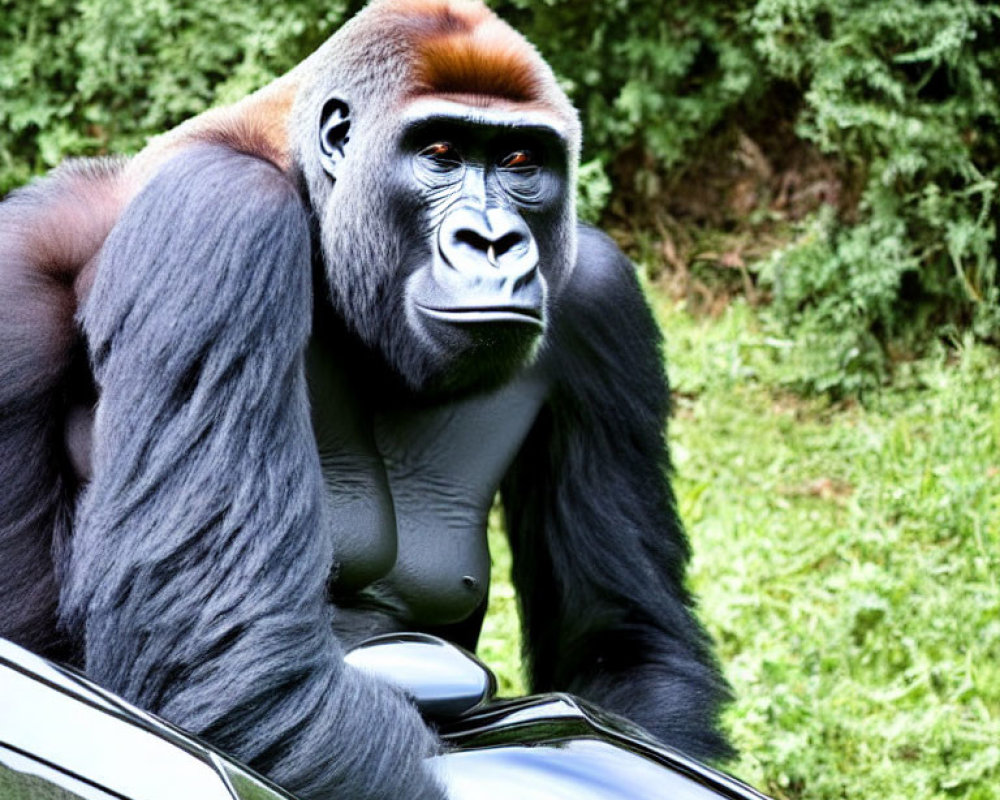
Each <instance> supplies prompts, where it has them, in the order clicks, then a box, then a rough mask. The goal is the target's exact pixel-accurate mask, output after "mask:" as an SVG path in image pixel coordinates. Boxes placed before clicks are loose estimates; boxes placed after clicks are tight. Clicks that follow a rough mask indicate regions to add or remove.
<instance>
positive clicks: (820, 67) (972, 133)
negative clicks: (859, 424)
mask: <svg viewBox="0 0 1000 800" xmlns="http://www.w3.org/2000/svg"><path fill="white" fill-rule="evenodd" d="M747 19H748V21H749V23H750V25H751V28H752V29H753V31H754V34H755V36H754V41H755V47H756V50H757V52H758V54H759V55H760V57H761V59H762V61H763V62H764V64H765V67H766V69H767V70H768V72H769V74H770V75H772V76H774V77H776V78H778V79H781V80H785V81H788V82H791V83H793V84H794V85H796V86H798V87H799V88H800V90H801V92H802V96H803V99H804V103H803V106H802V109H801V111H800V113H799V115H798V118H797V121H796V122H797V129H798V132H799V134H800V135H801V136H802V137H804V138H806V139H808V140H810V141H812V142H814V143H815V144H816V145H817V146H818V147H819V148H820V149H821V150H822V151H823V152H824V153H827V154H829V155H831V156H833V157H835V158H836V159H837V160H838V161H839V162H840V163H842V164H843V165H844V167H845V169H851V170H854V171H855V173H856V176H857V179H858V181H859V184H860V186H861V187H862V188H861V195H860V202H859V203H858V205H857V206H856V208H853V209H848V214H849V216H848V217H847V218H841V219H839V220H838V219H834V218H833V217H832V216H831V215H830V214H829V213H822V214H820V215H819V216H818V217H817V218H816V219H813V220H811V221H810V222H809V223H808V224H807V225H806V226H805V228H804V233H803V235H802V236H801V237H800V238H798V239H797V240H796V241H795V242H793V243H792V245H791V246H790V247H788V248H786V249H785V250H783V251H781V252H778V253H776V254H774V256H773V257H772V258H771V260H770V263H769V264H768V269H767V270H766V271H765V276H766V277H767V278H768V279H769V280H770V281H771V282H772V285H773V286H774V288H775V290H776V298H777V303H776V306H775V309H774V310H775V312H776V314H777V317H778V319H779V320H780V321H781V322H782V323H783V324H785V325H786V326H791V327H803V326H804V327H805V328H807V329H808V330H809V332H810V338H811V339H813V340H814V341H813V347H812V348H811V349H812V351H813V353H814V354H815V355H816V358H815V359H814V368H809V369H807V370H806V371H805V373H804V374H803V378H804V379H805V381H806V383H807V384H810V385H812V386H813V387H814V388H820V389H830V388H833V389H838V388H839V389H845V388H846V389H849V390H853V389H855V388H857V384H858V382H859V381H860V383H862V384H869V385H870V384H871V383H872V382H873V381H874V380H875V379H876V378H877V377H878V375H879V372H880V371H882V370H884V368H885V367H886V366H887V365H889V364H890V363H891V360H890V359H887V358H886V356H887V355H889V356H892V355H897V356H898V355H908V354H910V353H915V352H919V351H921V350H922V349H923V348H924V347H925V346H926V344H927V343H928V342H929V340H930V339H932V338H933V337H935V336H940V335H949V334H951V335H953V333H954V331H955V330H956V329H957V328H967V327H971V328H972V329H973V330H974V331H975V332H976V333H977V334H978V335H979V336H980V337H981V338H984V339H989V340H992V341H994V342H997V341H1000V289H998V280H997V278H998V276H997V215H996V206H995V198H996V191H997V183H998V179H1000V96H998V85H997V76H998V75H1000V8H998V7H997V6H996V5H995V4H989V3H977V2H972V1H971V0H965V1H964V2H953V0H947V2H941V1H937V2H924V1H923V0H920V1H919V2H918V1H916V0H891V2H883V3H865V2H845V0H839V1H834V0H760V2H758V3H757V4H756V6H755V7H754V8H753V9H752V11H751V12H750V13H749V14H748V16H747ZM852 361H853V362H854V363H855V364H862V365H864V366H863V368H862V369H861V372H860V374H857V373H853V372H852V370H851V369H850V368H849V367H848V364H849V363H850V362H852ZM820 362H825V363H823V364H821V363H820Z"/></svg>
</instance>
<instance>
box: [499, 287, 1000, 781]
mask: <svg viewBox="0 0 1000 800" xmlns="http://www.w3.org/2000/svg"><path fill="white" fill-rule="evenodd" d="M650 299H651V301H652V303H653V305H654V308H655V310H656V313H657V315H658V317H659V319H660V321H661V324H662V326H663V330H664V333H665V336H666V356H667V361H668V364H669V369H670V376H671V380H672V383H673V386H674V391H675V409H674V418H673V420H672V421H671V426H670V442H671V447H672V452H673V458H674V463H675V468H676V476H675V479H674V485H675V488H676V491H677V496H678V502H679V505H680V511H681V515H682V517H683V518H684V520H685V523H686V525H687V528H688V532H689V535H690V537H691V539H692V542H693V546H694V550H695V558H694V562H693V564H692V571H691V579H690V580H691V587H692V589H693V590H694V591H695V593H696V594H697V595H698V597H699V598H700V603H701V615H702V618H703V619H704V621H705V623H706V625H707V626H708V628H709V630H710V631H711V633H712V635H713V637H714V638H715V640H716V642H717V643H718V652H719V657H720V659H721V661H722V664H723V666H724V669H725V672H726V674H727V675H728V677H729V680H730V681H731V683H732V684H733V688H734V690H735V694H736V697H737V700H736V702H735V704H734V705H733V707H732V708H731V709H730V711H729V713H728V714H727V717H726V721H727V724H728V726H729V728H730V730H731V731H732V735H733V739H734V741H735V742H736V744H737V746H738V747H739V748H740V750H741V752H742V757H741V759H740V760H739V761H737V762H735V763H732V764H729V765H727V766H728V769H729V771H731V772H733V773H735V774H737V775H739V776H740V777H743V778H744V779H746V780H748V781H749V782H751V783H753V784H755V785H757V786H759V787H760V788H762V789H763V790H765V791H766V792H768V793H770V794H772V795H774V796H775V797H778V798H810V799H811V800H833V799H834V798H838V800H839V799H842V798H880V800H890V799H891V798H900V800H902V799H903V798H905V799H906V800H922V799H923V798H966V799H968V800H986V798H998V797H1000V401H998V399H997V397H998V394H1000V357H998V354H997V353H996V352H995V351H991V350H989V349H987V348H984V347H982V346H978V345H973V344H971V343H968V342H966V343H953V346H951V347H948V348H945V347H942V348H941V351H940V353H938V354H936V355H935V356H934V357H931V358H927V359H925V360H922V361H916V362H911V363H908V364H901V365H898V367H897V375H896V378H895V382H894V384H893V385H892V386H891V387H886V388H885V389H883V390H882V391H881V392H880V393H878V394H873V395H869V396H867V397H865V398H863V400H862V401H858V400H854V401H848V402H843V401H842V402H838V403H833V402H830V401H828V400H825V399H823V398H803V397H801V396H798V395H796V394H794V393H792V392H791V391H790V390H789V389H788V388H787V386H788V380H789V375H791V374H792V373H794V371H795V370H794V366H795V362H796V359H798V358H800V357H803V354H802V353H801V352H800V351H799V349H798V345H797V344H796V343H795V342H790V341H785V340H783V339H781V338H779V337H775V336H774V335H773V333H769V332H768V330H767V328H766V326H765V325H764V324H763V323H762V322H761V321H760V319H759V318H758V316H757V314H756V313H755V312H754V311H752V310H750V309H748V308H746V307H745V306H744V305H742V304H741V303H739V302H736V303H734V304H732V305H730V306H729V308H728V309H727V310H726V311H725V313H724V314H723V315H722V316H721V317H719V318H717V319H693V318H692V317H690V316H689V315H688V314H687V313H686V312H685V311H684V309H683V307H682V305H680V304H678V303H676V302H674V301H672V300H670V299H668V298H667V297H666V296H665V295H663V294H662V293H659V292H657V291H656V290H655V289H653V290H650ZM494 527H495V530H494V531H493V532H492V534H491V535H492V536H493V538H494V561H495V564H494V568H495V575H494V585H493V591H492V598H491V603H492V607H491V612H490V615H489V617H488V620H487V625H486V627H485V629H484V634H483V639H482V643H481V648H480V654H481V655H482V656H483V657H484V658H485V660H486V661H487V662H488V663H490V664H491V665H492V666H493V667H494V668H496V669H497V671H498V673H499V675H500V680H501V689H502V691H504V692H505V693H514V692H519V691H521V690H522V688H523V682H522V678H521V675H520V671H519V662H518V655H517V654H518V646H519V645H518V628H517V620H516V601H515V599H514V594H513V591H512V589H511V587H510V584H509V582H508V579H507V572H508V570H509V554H508V553H507V552H506V550H505V549H504V548H503V547H502V536H501V535H500V534H499V533H498V531H497V530H496V528H498V527H499V520H498V525H497V526H494Z"/></svg>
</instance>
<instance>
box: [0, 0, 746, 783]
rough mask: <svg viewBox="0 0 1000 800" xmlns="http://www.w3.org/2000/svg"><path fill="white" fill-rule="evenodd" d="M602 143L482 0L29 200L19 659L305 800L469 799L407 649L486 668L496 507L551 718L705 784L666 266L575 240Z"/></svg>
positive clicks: (375, 27)
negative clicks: (665, 355) (33, 660)
mask: <svg viewBox="0 0 1000 800" xmlns="http://www.w3.org/2000/svg"><path fill="white" fill-rule="evenodd" d="M579 150H580V130H579V122H578V118H577V115H576V113H575V111H574V110H573V108H572V107H571V105H570V103H569V101H568V100H567V98H566V96H565V95H564V93H563V92H562V91H561V90H560V89H559V87H558V84H557V82H556V80H555V78H554V76H553V74H552V72H551V70H550V69H549V67H548V66H547V65H546V64H545V63H544V61H543V60H542V59H541V57H540V56H539V55H538V53H537V52H536V51H535V50H534V49H533V48H532V47H531V45H529V44H528V43H527V42H526V41H525V40H524V39H523V38H522V37H520V36H519V35H518V34H517V33H515V32H514V31H512V30H511V29H510V28H509V27H507V26H506V25H505V24H504V23H502V22H501V21H500V20H499V19H497V18H496V17H495V16H494V15H493V14H492V12H490V11H489V10H488V9H487V8H485V7H484V6H483V5H481V4H480V3H479V2H477V1H470V0H375V2H372V3H371V4H370V5H369V6H368V7H367V8H366V9H364V10H363V11H362V12H361V13H360V14H359V15H357V16H356V17H355V18H354V19H353V20H351V21H350V22H349V23H348V24H347V25H345V26H344V27H343V28H342V29H341V30H340V31H339V32H337V33H336V34H335V35H334V36H333V37H332V38H331V39H330V40H329V41H328V42H327V43H326V44H325V45H323V46H322V47H321V48H320V49H319V50H318V51H317V52H316V53H314V54H313V55H312V56H310V57H309V58H308V59H306V60H305V61H304V62H303V63H301V64H300V65H299V66H298V67H296V68H295V69H294V70H292V71H291V72H290V73H288V74H286V75H285V76H283V77H281V78H279V79H278V80H276V81H275V82H273V83H272V84H270V85H268V86H266V87H264V88H263V89H261V90H259V91H258V92H256V93H254V94H252V95H250V96H249V97H247V98H245V99H244V100H242V101H240V102H238V103H236V104H235V105H232V106H229V107H224V108H217V109H213V110H211V111H208V112H206V113H204V114H202V115H200V116H198V117H196V118H194V119H192V120H189V121H188V122H186V123H184V124H183V125H180V126H179V127H177V128H176V129H173V130H171V131H169V132H167V133H165V134H163V135H161V136H159V137H157V138H155V139H153V140H152V141H151V142H150V144H149V145H148V146H147V147H146V148H145V149H144V150H143V151H142V152H140V153H139V154H138V155H136V156H135V157H133V158H131V159H128V160H125V159H117V158H105V159H96V160H87V161H77V162H69V163H67V164H65V165H63V166H62V167H60V168H58V169H56V170H55V171H53V172H52V173H51V174H50V175H48V176H46V177H44V178H42V179H39V180H37V181H35V182H34V183H32V184H31V185H29V186H27V187H24V188H22V189H21V190H19V191H16V192H14V193H13V194H12V195H11V196H10V197H9V198H7V199H6V200H5V201H4V202H3V204H2V205H0V635H2V636H4V637H7V638H9V639H12V640H13V641H15V642H17V643H20V644H22V645H25V646H27V647H29V648H31V649H33V650H34V651H35V652H37V653H40V654H43V655H46V656H49V657H52V658H57V659H61V660H63V661H66V662H69V663H72V664H75V665H77V666H79V667H80V668H82V669H83V670H85V672H86V673H87V674H88V675H89V676H90V677H91V678H93V679H94V680H96V681H97V682H99V683H101V684H102V685H104V686H106V687H108V688H109V689H111V690H113V691H115V692H117V693H119V694H120V695H122V696H124V697H125V698H127V699H129V700H130V701H132V702H133V703H135V704H137V705H139V706H141V707H143V708H145V709H148V710H150V711H152V712H154V713H156V714H158V715H160V716H162V717H164V718H166V719H167V720H170V721H172V722H174V723H176V724H177V725H180V726H182V727H184V728H186V729H188V730H191V731H193V732H195V733H197V734H199V735H201V736H203V737H204V738H205V739H207V740H208V741H210V742H212V743H214V744H215V745H216V746H218V747H220V748H222V749H224V750H226V751H229V752H231V753H233V754H234V755H236V756H237V757H239V758H241V759H242V760H244V761H246V762H247V763H249V764H250V765H252V766H254V767H255V768H257V769H258V770H260V771H261V772H263V773H264V774H266V775H268V776H269V777H271V778H273V779H274V780H276V781H277V782H279V783H280V784H282V785H284V786H286V787H288V788H289V789H291V790H292V791H294V792H296V793H298V794H299V795H301V796H302V797H304V798H316V797H334V796H335V797H349V798H398V797H419V798H424V797H439V796H440V795H441V790H440V788H439V787H438V786H437V784H436V783H435V780H434V778H433V775H431V774H430V771H429V769H428V768H426V767H425V766H424V765H425V761H424V759H425V758H426V757H427V756H429V755H431V754H433V753H435V752H437V751H438V750H439V748H440V745H439V743H438V742H437V740H436V739H435V737H434V735H433V732H432V731H431V730H430V729H429V728H428V726H427V725H426V724H425V723H424V722H423V721H422V720H421V718H420V716H419V714H418V713H417V711H416V710H415V709H414V708H413V706H412V705H411V704H410V703H409V702H408V700H407V698H406V697H404V696H403V695H402V693H401V692H399V691H398V690H395V689H393V688H391V687H389V686H387V685H384V684H382V683H380V682H378V681H377V680H375V679H374V678H372V677H370V676H367V675H365V674H363V673H362V672H360V671H358V670H355V669H353V668H351V667H349V666H347V665H345V663H344V661H343V655H344V652H345V649H346V648H349V647H352V646H353V645H355V644H357V643H358V642H360V641H362V640H363V639H365V638H367V637H369V636H372V635H375V634H379V633H386V632H392V631H403V630H417V631H427V632H433V633H437V634H439V635H443V636H445V637H447V638H449V639H451V640H452V641H455V642H458V643H461V644H463V645H465V646H467V647H470V648H474V647H475V643H476V639H477V637H478V633H479V628H480V625H481V622H482V618H483V613H484V609H485V606H486V598H487V594H488V589H489V586H488V579H489V552H488V547H487V542H486V535H485V529H486V519H487V515H488V512H489V510H490V508H491V505H492V503H493V501H494V498H495V496H496V495H497V493H498V492H499V494H500V497H501V501H502V505H503V510H504V514H505V519H506V528H507V532H508V535H509V538H510V543H511V548H512V551H513V558H514V566H513V572H514V575H513V577H514V582H515V584H516V588H517V592H518V596H519V601H520V610H521V615H522V621H523V627H524V631H525V639H526V642H525V657H526V661H527V664H528V668H529V673H530V684H531V688H532V690H534V691H546V690H565V691H570V692H573V693H576V694H578V695H580V696H582V697H584V698H586V699H589V700H592V701H594V702H596V703H598V704H600V705H601V706H603V707H604V708H606V709H609V710H611V711H614V712H617V713H619V714H622V715H624V716H626V717H628V718H630V719H631V720H633V721H634V722H635V723H637V724H639V725H641V726H643V727H645V728H646V729H647V730H648V731H650V732H651V733H652V734H654V735H655V736H657V737H659V738H660V739H661V740H662V741H663V742H665V743H668V744H670V745H673V746H676V747H678V748H681V749H683V750H685V751H686V752H688V753H689V754H691V755H694V756H696V757H707V758H713V757H722V756H726V755H727V754H728V753H729V747H728V744H727V742H726V739H725V737H724V736H723V734H722V733H721V731H720V730H719V726H718V713H719V709H720V707H721V705H722V704H723V703H724V702H725V700H726V698H727V691H728V690H727V687H726V684H725V682H724V680H723V678H722V677H721V675H720V672H719V670H718V668H717V666H716V663H715V660H714V657H713V655H712V652H711V646H710V642H709V640H708V638H707V636H706V634H705V633H704V631H703V629H702V627H701V626H700V625H699V623H698V622H697V620H696V619H695V617H694V615H693V603H692V599H691V597H690V596H689V594H688V593H687V591H686V590H685V587H684V574H685V567H686V563H687V560H688V544H687V541H686V538H685V535H684V533H683V530H682V528H681V525H680V522H679V520H678V517H677V513H676V509H675V502H674V497H673V495H672V492H671V488H670V485H669V482H668V480H667V478H666V474H667V473H666V470H667V469H668V467H669V463H668V453H667V449H666V445H665V441H664V426H665V421H666V415H667V410H668V389H667V383H666V378H665V375H664V372H663V367H662V361H661V355H660V342H659V336H658V331H657V327H656V325H655V323H654V321H653V319H652V316H651V314H650V311H649V309H648V308H647V306H646V304H645V302H644V300H643V296H642V294H641V291H640V289H639V286H638V284H637V281H636V278H635V275H634V270H633V267H632V266H631V264H630V263H629V262H628V260H627V259H626V258H625V257H624V256H623V255H622V254H621V252H620V251H619V250H618V249H617V248H616V247H615V246H614V245H613V244H612V243H611V241H610V240H609V239H608V238H607V237H605V236H604V235H603V234H601V233H599V232H597V231H596V230H594V229H592V228H589V227H585V226H581V225H579V224H578V223H577V221H576V217H575V209H574V195H575V176H576V164H577V160H578V157H579Z"/></svg>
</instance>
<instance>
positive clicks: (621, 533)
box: [502, 228, 732, 758]
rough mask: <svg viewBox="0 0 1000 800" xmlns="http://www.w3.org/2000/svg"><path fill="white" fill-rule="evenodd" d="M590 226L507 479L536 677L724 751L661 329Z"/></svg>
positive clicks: (696, 745) (661, 733)
mask: <svg viewBox="0 0 1000 800" xmlns="http://www.w3.org/2000/svg"><path fill="white" fill-rule="evenodd" d="M580 234H581V236H580V257H579V259H578V261H577V266H576V270H575V272H574V273H573V278H572V281H571V283H570V285H569V286H568V287H567V290H566V291H565V292H564V293H563V295H562V296H561V297H560V303H559V304H558V305H557V307H556V308H555V313H554V318H555V326H554V330H553V331H551V333H550V337H551V338H549V339H548V341H547V343H546V348H545V351H544V353H543V354H542V359H543V365H544V368H545V369H546V370H548V371H549V372H550V373H551V375H552V377H553V389H552V393H551V397H550V400H549V403H548V404H547V406H546V408H545V409H544V411H543V412H542V414H541V415H540V417H539V419H538V421H537V422H536V423H535V427H534V429H533V430H532V432H531V433H530V434H529V437H528V440H527V441H526V443H525V444H524V446H523V447H522V449H521V452H520V454H519V456H518V458H517V461H516V462H515V464H514V466H513V468H512V469H511V471H510V472H509V473H508V475H507V477H506V479H505V480H504V483H503V487H502V496H503V504H504V509H505V511H506V520H507V526H508V530H509V533H510V539H511V546H512V548H513V551H514V581H515V584H516V587H517V591H518V595H519V597H520V602H521V611H522V618H523V622H524V627H525V637H526V643H525V644H526V655H527V656H528V660H529V664H530V675H531V686H532V689H533V690H535V691H545V690H551V689H562V690H568V691H571V692H575V693H577V694H579V695H581V696H582V697H585V698H587V699H590V700H593V701H594V702H596V703H599V704H600V705H602V706H604V707H605V708H607V709H609V710H612V711H616V712H618V713H620V714H623V715H625V716H627V717H629V718H630V719H632V720H634V721H635V722H638V723H639V724H641V725H643V726H644V727H645V728H646V729H647V730H649V731H650V732H652V733H654V734H655V735H657V736H658V737H660V738H661V739H662V740H663V741H665V742H668V743H670V744H671V745H674V746H676V747H678V748H680V749H682V750H684V751H686V752H688V753H691V754H695V755H698V756H701V757H708V758H719V757H726V756H729V755H731V753H732V751H731V748H730V747H729V745H728V744H727V742H726V740H725V738H724V737H723V736H722V735H721V734H720V733H719V730H718V726H717V722H718V720H717V717H718V711H719V707H720V704H721V703H722V702H723V701H724V700H725V699H726V698H727V696H728V690H727V687H726V683H725V681H724V680H723V678H722V676H721V674H720V673H719V671H718V668H717V667H716V666H715V662H714V660H713V658H712V654H711V650H710V643H709V641H708V638H707V636H706V635H705V633H704V631H703V630H702V628H701V626H700V625H699V624H698V622H697V621H696V619H695V618H694V616H693V614H692V610H691V598H690V596H689V595H688V593H687V591H686V590H685V588H684V571H685V566H686V564H687V561H688V556H689V551H688V544H687V540H686V538H685V536H684V532H683V530H682V528H681V525H680V521H679V519H678V517H677V511H676V507H675V501H674V496H673V493H672V491H671V488H670V484H669V482H668V481H667V479H666V474H665V473H666V472H667V470H668V469H669V459H668V454H667V447H666V443H665V440H664V435H665V424H666V418H667V411H668V402H669V396H668V389H667V381H666V375H665V373H664V371H663V361H662V355H661V353H660V346H659V343H660V337H659V331H658V329H657V327H656V323H655V321H654V320H653V318H652V315H651V313H650V311H649V308H648V307H647V306H646V304H645V301H644V300H643V297H642V293H641V291H640V289H639V286H638V284H637V282H636V278H635V271H634V268H633V267H632V265H631V264H630V263H629V262H628V260H627V259H625V257H624V256H623V255H622V254H621V252H620V251H619V250H618V249H617V248H616V247H615V246H614V244H613V243H612V242H611V241H610V240H609V239H608V238H607V237H606V236H604V235H603V234H601V233H598V232H597V231H595V230H593V229H587V228H581V231H580Z"/></svg>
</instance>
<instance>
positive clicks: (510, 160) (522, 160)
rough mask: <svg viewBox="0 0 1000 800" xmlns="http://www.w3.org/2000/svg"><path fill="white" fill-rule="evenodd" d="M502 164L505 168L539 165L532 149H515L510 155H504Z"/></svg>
mask: <svg viewBox="0 0 1000 800" xmlns="http://www.w3.org/2000/svg"><path fill="white" fill-rule="evenodd" d="M500 166H501V167H503V168H504V169H526V168H529V167H537V166H538V164H537V162H536V161H535V157H534V155H533V154H532V152H531V151H530V150H515V151H514V152H513V153H511V154H510V155H507V156H504V158H503V159H501V161H500Z"/></svg>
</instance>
